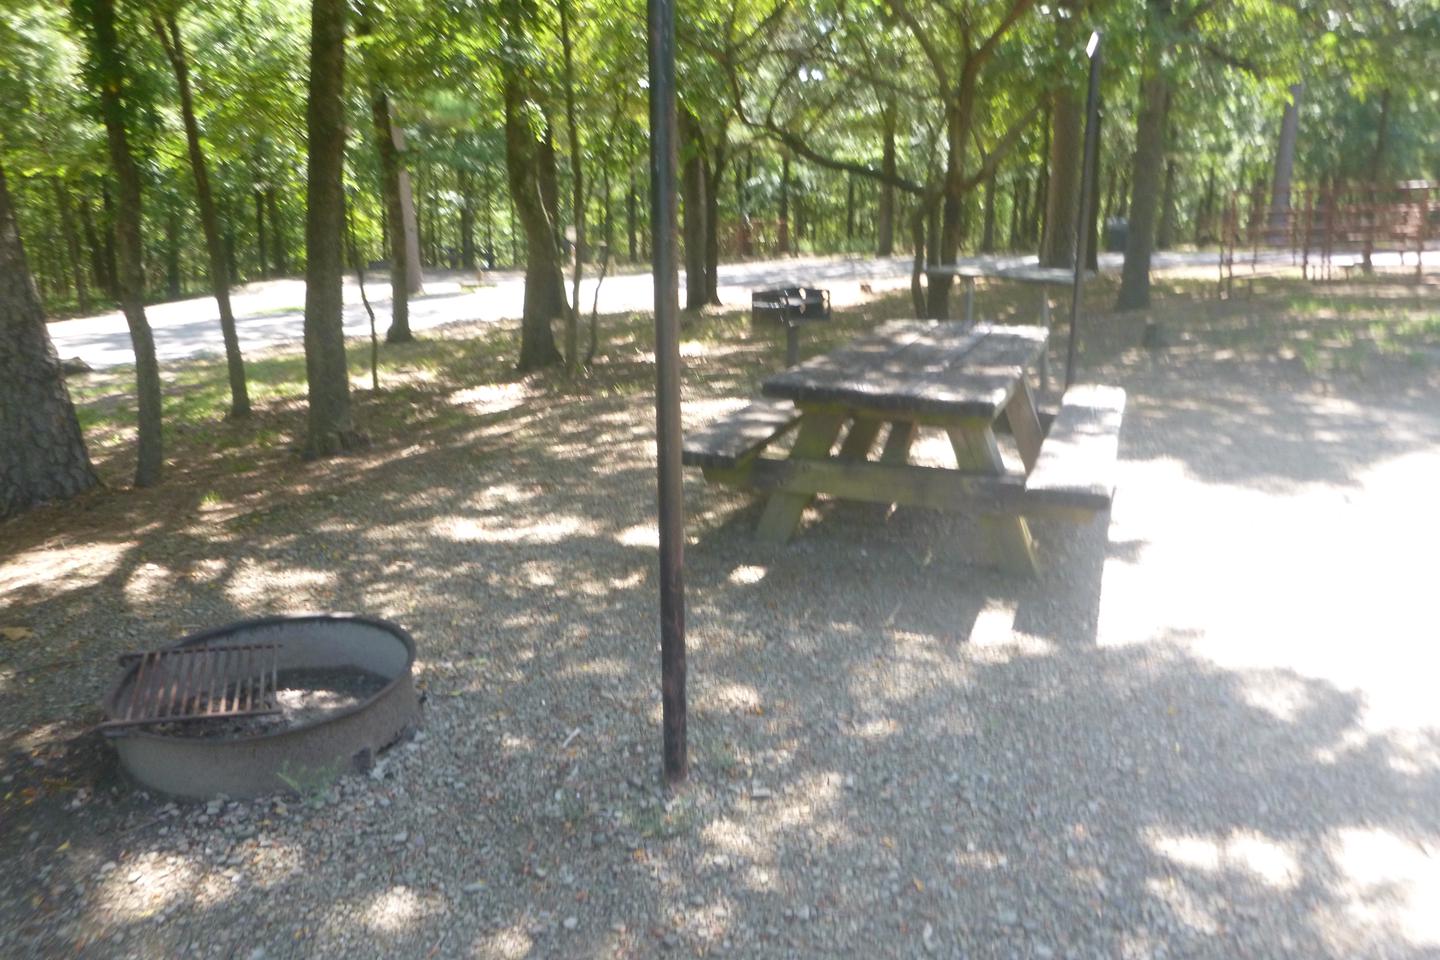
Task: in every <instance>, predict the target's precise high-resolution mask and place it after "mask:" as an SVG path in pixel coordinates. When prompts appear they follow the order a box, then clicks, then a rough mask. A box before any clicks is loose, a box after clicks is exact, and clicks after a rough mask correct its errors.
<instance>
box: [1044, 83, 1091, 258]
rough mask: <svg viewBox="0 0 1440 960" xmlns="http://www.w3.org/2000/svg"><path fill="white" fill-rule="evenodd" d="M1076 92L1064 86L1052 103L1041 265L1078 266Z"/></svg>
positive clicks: (1079, 132) (1078, 114)
mask: <svg viewBox="0 0 1440 960" xmlns="http://www.w3.org/2000/svg"><path fill="white" fill-rule="evenodd" d="M1084 112H1085V111H1084V109H1083V108H1082V107H1081V105H1080V97H1079V95H1078V94H1077V93H1076V91H1074V90H1072V89H1070V88H1069V87H1068V86H1067V87H1061V88H1059V89H1057V90H1056V91H1055V93H1054V97H1053V99H1052V101H1051V110H1050V120H1051V136H1050V181H1049V184H1048V186H1047V187H1046V189H1045V240H1044V243H1043V245H1042V247H1041V250H1040V264H1041V266H1045V267H1073V266H1074V265H1075V216H1076V213H1077V212H1078V211H1077V209H1076V208H1077V206H1078V204H1079V192H1080V154H1081V152H1082V150H1083V147H1082V123H1081V115H1082V114H1083V113H1084Z"/></svg>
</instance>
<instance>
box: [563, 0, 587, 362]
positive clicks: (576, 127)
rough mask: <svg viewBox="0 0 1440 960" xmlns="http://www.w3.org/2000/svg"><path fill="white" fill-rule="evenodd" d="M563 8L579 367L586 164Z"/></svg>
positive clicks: (568, 320)
mask: <svg viewBox="0 0 1440 960" xmlns="http://www.w3.org/2000/svg"><path fill="white" fill-rule="evenodd" d="M557 3H558V6H559V8H560V48H561V56H562V59H563V62H564V76H563V80H564V87H565V134H566V139H567V140H568V142H569V147H570V207H571V211H572V213H573V214H574V218H575V272H574V275H573V277H572V278H571V280H570V309H569V310H567V311H566V312H565V366H566V368H567V369H568V370H569V371H570V373H571V375H572V376H573V375H574V374H575V373H577V372H578V371H579V370H580V281H581V279H582V277H583V276H584V272H585V252H586V251H585V168H584V165H583V163H582V162H581V157H580V123H579V121H578V120H577V119H576V117H575V54H574V50H573V48H572V45H571V42H570V2H569V0H557Z"/></svg>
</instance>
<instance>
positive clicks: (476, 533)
mask: <svg viewBox="0 0 1440 960" xmlns="http://www.w3.org/2000/svg"><path fill="white" fill-rule="evenodd" d="M597 532H598V528H597V527H596V525H595V524H594V523H593V522H591V521H588V520H585V519H584V518H581V517H573V516H572V517H567V516H556V517H549V518H546V519H543V520H536V521H534V522H532V523H521V522H516V520H515V519H514V518H506V517H492V518H482V519H474V518H469V517H443V518H441V519H439V520H435V521H433V522H432V523H431V525H430V533H431V535H433V536H437V537H443V538H445V539H447V540H453V541H455V542H456V543H529V544H548V543H559V542H561V541H563V540H566V539H568V538H570V537H573V536H576V535H578V534H585V535H593V534H595V533H597Z"/></svg>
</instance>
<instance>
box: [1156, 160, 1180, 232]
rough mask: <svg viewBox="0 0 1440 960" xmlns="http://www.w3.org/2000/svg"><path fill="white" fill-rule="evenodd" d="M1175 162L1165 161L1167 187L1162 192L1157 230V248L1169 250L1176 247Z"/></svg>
mask: <svg viewBox="0 0 1440 960" xmlns="http://www.w3.org/2000/svg"><path fill="white" fill-rule="evenodd" d="M1176 170H1177V165H1176V163H1175V161H1174V160H1166V161H1165V186H1164V188H1163V189H1162V190H1161V191H1160V226H1159V227H1157V228H1156V230H1155V248H1156V249H1157V250H1169V249H1170V248H1171V247H1173V246H1174V245H1175V176H1176Z"/></svg>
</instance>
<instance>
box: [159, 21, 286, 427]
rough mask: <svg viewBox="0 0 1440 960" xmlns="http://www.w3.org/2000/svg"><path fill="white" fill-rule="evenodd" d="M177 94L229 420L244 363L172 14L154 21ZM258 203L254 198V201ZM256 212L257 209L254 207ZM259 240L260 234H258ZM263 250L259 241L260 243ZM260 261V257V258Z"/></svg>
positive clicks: (241, 402) (244, 396)
mask: <svg viewBox="0 0 1440 960" xmlns="http://www.w3.org/2000/svg"><path fill="white" fill-rule="evenodd" d="M154 26H155V33H156V36H158V37H159V38H160V42H161V45H162V46H163V47H164V49H165V54H166V56H167V57H169V59H170V66H171V68H172V69H173V70H174V71H175V85H176V87H177V88H178V89H179V92H180V117H181V119H182V121H183V122H184V125H185V145H186V148H187V150H188V152H189V154H190V172H191V174H192V176H194V178H195V199H196V202H197V204H198V206H199V208H200V227H201V229H202V230H203V231H204V234H205V252H206V253H207V255H208V256H209V260H210V288H211V290H212V292H213V293H214V294H215V305H216V307H217V308H218V309H219V312H220V336H221V339H222V340H223V341H224V343H225V365H226V368H227V371H228V373H229V376H230V416H231V417H246V416H249V415H250V396H249V393H248V391H247V389H246V384H245V360H244V358H243V357H242V356H241V355H240V337H239V335H238V334H237V333H236V331H235V314H234V312H232V311H231V309H230V275H229V273H228V272H227V271H226V263H225V245H224V242H223V241H222V240H221V237H220V217H219V215H218V214H217V213H216V212H215V197H214V195H213V194H212V193H211V192H210V172H209V169H208V166H207V164H206V162H205V151H204V149H203V147H202V146H201V144H200V125H199V123H198V122H196V120H195V103H194V100H193V99H192V97H191V94H190V64H189V60H188V58H187V57H186V55H185V42H184V38H183V37H182V36H181V35H180V25H179V23H178V22H177V21H176V19H175V15H174V14H173V13H171V14H168V15H166V16H165V18H164V19H163V20H162V19H161V18H160V17H158V16H157V17H156V18H155V20H154ZM256 199H257V200H258V199H259V198H258V196H257V198H256ZM257 209H258V205H257ZM262 237H263V233H262ZM262 247H263V240H262ZM261 259H262V261H263V259H264V257H263V255H262V257H261Z"/></svg>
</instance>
